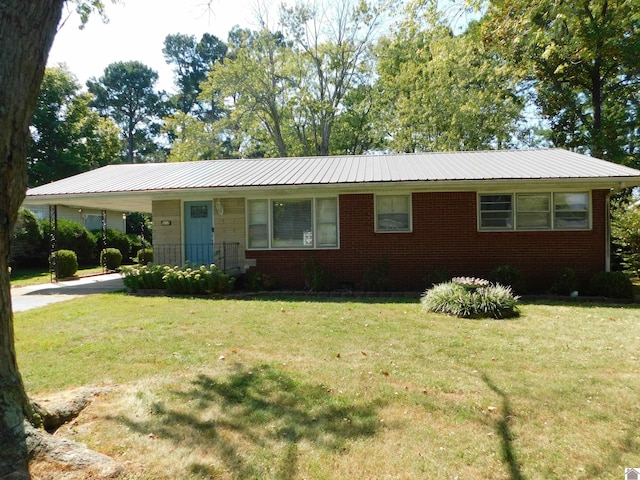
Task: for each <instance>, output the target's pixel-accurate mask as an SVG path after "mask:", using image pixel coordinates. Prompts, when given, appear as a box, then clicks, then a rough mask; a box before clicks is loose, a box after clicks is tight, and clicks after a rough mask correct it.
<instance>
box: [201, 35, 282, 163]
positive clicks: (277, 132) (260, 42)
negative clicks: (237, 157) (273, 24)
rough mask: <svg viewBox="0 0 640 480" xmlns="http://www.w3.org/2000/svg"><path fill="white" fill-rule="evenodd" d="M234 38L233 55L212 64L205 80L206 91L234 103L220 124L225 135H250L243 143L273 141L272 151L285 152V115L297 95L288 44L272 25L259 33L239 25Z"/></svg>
mask: <svg viewBox="0 0 640 480" xmlns="http://www.w3.org/2000/svg"><path fill="white" fill-rule="evenodd" d="M229 37H230V39H231V41H230V51H229V55H228V58H227V59H226V60H225V62H224V63H222V64H216V65H214V66H213V67H212V69H211V72H210V73H209V77H208V79H207V81H206V82H205V83H203V85H202V95H203V96H206V97H207V98H215V96H216V92H220V96H221V97H226V98H228V99H229V100H230V101H231V102H232V106H231V108H230V110H231V111H230V114H229V117H228V118H227V119H225V120H224V121H223V122H221V124H220V127H221V128H222V129H225V130H226V136H228V137H233V136H240V137H246V138H241V139H239V140H238V143H244V144H245V148H247V145H250V146H249V147H248V148H249V149H253V150H255V146H256V144H267V143H270V144H271V148H269V147H267V148H266V150H267V151H268V155H271V156H273V155H278V156H281V157H286V156H287V155H288V153H289V148H290V142H288V138H287V132H286V131H285V129H286V128H287V120H286V119H285V117H286V115H287V110H286V107H287V105H288V102H289V95H291V94H292V92H291V91H290V90H289V84H290V82H289V75H288V72H287V68H288V67H287V59H288V51H289V50H288V46H287V44H286V42H285V41H284V38H283V36H282V34H281V33H279V32H276V33H273V32H271V31H269V30H268V29H267V28H263V29H261V30H259V31H257V32H252V31H249V30H241V29H238V28H235V29H234V30H232V31H231V32H230V34H229ZM238 126H240V128H237V127H238Z"/></svg>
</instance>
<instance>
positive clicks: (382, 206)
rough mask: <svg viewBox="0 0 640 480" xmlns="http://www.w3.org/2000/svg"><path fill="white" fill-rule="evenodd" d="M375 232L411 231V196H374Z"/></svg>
mask: <svg viewBox="0 0 640 480" xmlns="http://www.w3.org/2000/svg"><path fill="white" fill-rule="evenodd" d="M375 207H376V208H375V212H376V213H375V216H376V218H375V219H376V232H378V233H384V232H410V231H411V227H412V225H411V195H376V203H375Z"/></svg>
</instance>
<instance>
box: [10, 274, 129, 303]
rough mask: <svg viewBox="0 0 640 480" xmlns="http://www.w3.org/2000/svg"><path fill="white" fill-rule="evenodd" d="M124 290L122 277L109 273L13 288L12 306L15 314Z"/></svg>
mask: <svg viewBox="0 0 640 480" xmlns="http://www.w3.org/2000/svg"><path fill="white" fill-rule="evenodd" d="M124 289H125V286H124V283H123V281H122V275H120V274H119V273H108V274H105V275H94V276H90V277H83V278H79V279H77V280H68V281H60V282H58V283H45V284H42V285H30V286H28V287H18V288H12V289H11V304H12V306H13V311H14V312H23V311H25V310H31V309H33V308H38V307H43V306H45V305H49V304H52V303H56V302H63V301H65V300H71V299H73V298H79V297H84V296H86V295H91V294H93V293H108V292H118V291H122V290H124Z"/></svg>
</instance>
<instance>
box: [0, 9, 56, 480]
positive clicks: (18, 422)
mask: <svg viewBox="0 0 640 480" xmlns="http://www.w3.org/2000/svg"><path fill="white" fill-rule="evenodd" d="M63 5H64V0H2V1H0V479H5V478H7V479H9V478H11V479H14V478H15V479H19V478H29V474H28V458H27V446H26V439H25V428H24V421H25V419H29V417H30V416H31V408H30V404H29V399H28V398H27V395H26V393H25V390H24V385H23V383H22V378H21V376H20V373H19V371H18V365H17V361H16V353H15V346H14V333H13V313H12V310H11V294H10V285H9V274H8V266H9V253H10V249H11V240H12V234H13V227H14V225H15V222H16V219H17V215H18V209H19V208H20V205H21V203H22V201H23V200H24V196H25V192H26V186H27V143H28V141H29V138H30V136H29V124H30V122H31V116H32V115H33V111H34V109H35V105H36V101H37V98H38V92H39V89H40V83H41V82H42V77H43V75H44V68H45V65H46V63H47V56H48V54H49V50H50V48H51V44H52V43H53V38H54V36H55V33H56V28H57V26H58V23H59V21H60V16H61V13H62V7H63Z"/></svg>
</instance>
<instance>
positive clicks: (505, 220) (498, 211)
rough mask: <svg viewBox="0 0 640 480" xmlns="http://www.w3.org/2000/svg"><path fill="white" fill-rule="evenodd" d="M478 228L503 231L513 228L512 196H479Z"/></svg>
mask: <svg viewBox="0 0 640 480" xmlns="http://www.w3.org/2000/svg"><path fill="white" fill-rule="evenodd" d="M480 228H482V229H484V230H505V229H512V228H513V202H512V195H511V194H509V195H503V194H500V195H480Z"/></svg>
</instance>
